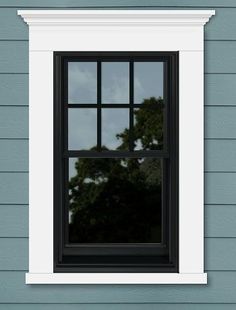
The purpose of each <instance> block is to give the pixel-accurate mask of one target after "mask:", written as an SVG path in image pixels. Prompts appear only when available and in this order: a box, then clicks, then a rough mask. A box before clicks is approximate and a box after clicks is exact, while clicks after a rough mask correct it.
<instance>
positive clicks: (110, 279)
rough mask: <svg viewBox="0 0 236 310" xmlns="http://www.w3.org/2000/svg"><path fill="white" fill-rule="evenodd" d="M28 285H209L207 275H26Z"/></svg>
mask: <svg viewBox="0 0 236 310" xmlns="http://www.w3.org/2000/svg"><path fill="white" fill-rule="evenodd" d="M26 284H207V274H206V273H185V274H180V273H26Z"/></svg>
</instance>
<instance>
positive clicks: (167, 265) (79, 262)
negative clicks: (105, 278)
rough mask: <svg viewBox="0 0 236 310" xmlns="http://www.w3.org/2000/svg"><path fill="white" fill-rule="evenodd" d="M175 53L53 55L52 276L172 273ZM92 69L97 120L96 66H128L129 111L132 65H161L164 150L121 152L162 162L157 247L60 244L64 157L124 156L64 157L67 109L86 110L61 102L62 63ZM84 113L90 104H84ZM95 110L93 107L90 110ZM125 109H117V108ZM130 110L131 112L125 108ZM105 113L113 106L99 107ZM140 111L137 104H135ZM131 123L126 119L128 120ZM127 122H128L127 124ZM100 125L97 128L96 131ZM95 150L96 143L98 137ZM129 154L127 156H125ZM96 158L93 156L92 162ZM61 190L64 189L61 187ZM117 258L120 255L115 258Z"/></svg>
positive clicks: (62, 237)
mask: <svg viewBox="0 0 236 310" xmlns="http://www.w3.org/2000/svg"><path fill="white" fill-rule="evenodd" d="M178 59H179V54H178V52H54V272H178V251H179V250H178V247H179V245H178V235H179V234H178V144H179V143H178V136H179V134H178V71H179V69H178ZM78 60H79V61H95V62H97V63H98V67H97V68H98V72H97V81H98V83H97V84H98V88H97V97H98V106H99V109H98V119H99V117H100V115H99V113H100V114H101V91H100V89H101V63H102V62H103V61H113V62H117V61H122V62H126V61H127V62H129V63H130V69H131V71H130V102H129V104H127V105H129V108H130V109H133V108H134V107H135V106H134V103H133V98H134V93H133V82H132V81H133V63H134V62H136V61H142V62H149V61H161V62H164V64H165V65H164V72H165V74H164V79H165V83H164V85H165V88H164V94H165V105H166V108H165V116H164V128H165V132H166V135H165V138H164V148H163V150H156V151H127V152H129V156H128V157H134V158H140V157H148V156H149V157H155V158H161V159H164V160H163V163H164V169H165V176H164V178H165V179H167V181H166V180H164V187H165V194H164V196H165V197H164V200H165V208H164V209H165V218H164V225H163V226H164V230H165V231H164V235H165V238H164V239H165V240H164V243H162V244H142V246H141V244H123V245H122V244H119V245H117V244H81V245H73V244H68V243H66V240H65V231H66V229H67V228H66V227H67V225H65V224H66V220H65V219H66V218H68V213H67V212H68V209H67V208H66V207H65V206H66V205H68V203H67V202H66V201H65V199H66V198H65V194H64V193H65V191H67V190H68V164H65V162H66V159H68V158H69V157H91V156H92V157H93V156H94V157H98V158H102V157H103V158H110V157H127V152H126V151H119V155H118V154H117V151H107V152H106V151H105V152H104V151H102V152H101V149H98V152H94V155H91V151H73V150H71V151H68V147H67V146H68V136H67V130H64V128H68V115H67V114H68V107H70V108H73V107H74V108H76V107H81V106H83V107H86V104H74V103H73V104H70V105H68V102H67V101H68V100H67V92H68V90H67V81H68V76H67V63H68V62H69V61H78ZM88 105H89V107H91V106H93V104H87V106H88ZM95 105H96V106H97V104H94V106H95ZM124 105H125V104H122V107H123V106H124ZM130 105H132V106H130ZM104 106H106V107H107V108H109V107H113V106H116V107H118V105H117V103H116V104H107V103H106V104H104ZM137 106H140V104H137ZM130 117H132V116H130ZM131 121H132V120H131ZM100 126H101V122H98V123H97V127H98V129H100ZM97 142H98V148H99V147H101V138H99V137H98V141H97ZM131 154H132V155H131ZM98 155H99V156H98ZM66 184H67V185H66ZM121 253H122V255H121Z"/></svg>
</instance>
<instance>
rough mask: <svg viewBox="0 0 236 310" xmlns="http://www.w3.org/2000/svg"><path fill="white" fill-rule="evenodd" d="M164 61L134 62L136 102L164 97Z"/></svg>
mask: <svg viewBox="0 0 236 310" xmlns="http://www.w3.org/2000/svg"><path fill="white" fill-rule="evenodd" d="M163 76H164V73H163V62H135V63H134V103H143V101H144V100H145V99H148V98H150V97H154V98H159V97H160V98H163V85H164V82H163V80H164V79H163Z"/></svg>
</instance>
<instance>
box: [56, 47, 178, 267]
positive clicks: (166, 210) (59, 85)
mask: <svg viewBox="0 0 236 310" xmlns="http://www.w3.org/2000/svg"><path fill="white" fill-rule="evenodd" d="M54 66H55V82H54V84H55V99H54V111H55V117H54V120H55V121H54V123H55V125H54V126H55V127H54V139H55V140H54V141H55V145H54V147H55V148H54V189H55V192H54V216H55V218H56V221H55V230H54V249H55V253H54V257H55V266H54V270H55V271H56V272H65V271H69V272H80V271H88V272H92V271H96V272H98V271H99V272H109V271H110V272H121V271H122V272H124V271H125V272H134V271H136V272H139V271H140V272H154V271H155V272H176V271H177V270H178V265H177V253H178V229H177V226H178V210H177V207H178V151H177V150H178V125H177V119H178V101H177V94H176V91H177V85H178V74H177V73H178V53H175V52H170V53H167V52H166V53H158V52H152V53H148V52H146V53H144V52H141V53H140V52H133V53H131V52H119V53H117V52H107V53H105V52H103V53H99V52H97V53H96V52H94V53H88V52H84V53H81V52H77V53H76V52H74V53H68V52H62V53H60V52H56V53H55V56H54ZM114 228H115V229H114Z"/></svg>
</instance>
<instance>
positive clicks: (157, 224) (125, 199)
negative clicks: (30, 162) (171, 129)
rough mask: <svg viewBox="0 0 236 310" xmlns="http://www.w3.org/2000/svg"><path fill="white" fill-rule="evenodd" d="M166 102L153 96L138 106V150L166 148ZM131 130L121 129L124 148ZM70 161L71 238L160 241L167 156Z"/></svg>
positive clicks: (135, 136)
mask: <svg viewBox="0 0 236 310" xmlns="http://www.w3.org/2000/svg"><path fill="white" fill-rule="evenodd" d="M163 108H164V106H163V100H162V99H161V98H158V99H156V98H154V97H152V98H150V99H146V100H144V102H143V104H142V105H140V108H139V109H137V110H135V112H134V120H135V121H134V127H133V133H132V136H133V139H134V145H135V149H136V150H156V149H162V147H163ZM129 131H130V130H129V129H127V128H126V129H125V130H124V131H123V132H121V133H117V139H119V141H122V143H121V144H120V146H119V147H118V148H119V150H122V149H127V144H128V143H129V134H130V132H129ZM103 150H106V151H108V149H107V148H105V147H103ZM108 156H109V155H108ZM69 161H70V170H71V171H70V173H69V174H70V181H69V212H70V216H69V219H70V220H69V242H71V243H159V242H161V238H162V234H161V228H162V226H161V223H162V220H161V218H162V159H158V158H150V157H146V158H79V159H77V160H76V161H75V159H74V158H73V159H72V158H71V159H69ZM72 170H73V171H72Z"/></svg>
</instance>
